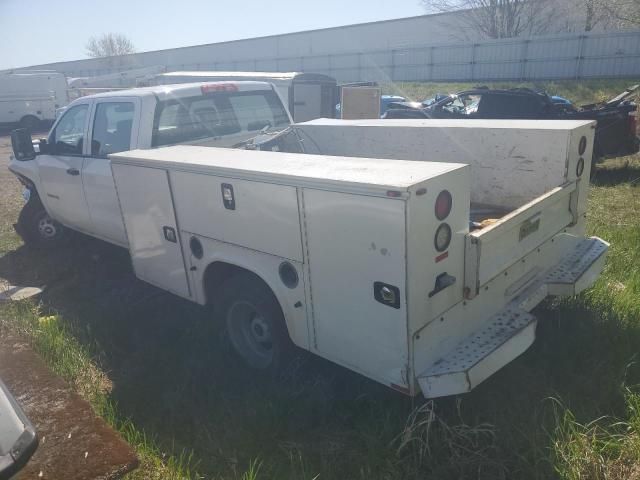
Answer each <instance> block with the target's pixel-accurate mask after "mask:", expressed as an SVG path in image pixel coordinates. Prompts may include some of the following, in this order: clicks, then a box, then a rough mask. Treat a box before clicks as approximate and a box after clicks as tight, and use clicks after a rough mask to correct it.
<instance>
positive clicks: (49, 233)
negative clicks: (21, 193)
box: [16, 193, 69, 248]
mask: <svg viewBox="0 0 640 480" xmlns="http://www.w3.org/2000/svg"><path fill="white" fill-rule="evenodd" d="M16 230H17V232H18V234H20V236H21V237H22V240H24V243H25V244H26V245H28V246H30V247H35V248H53V247H57V246H60V245H61V244H62V243H64V242H65V241H66V240H67V239H68V238H69V231H68V229H67V228H66V227H64V226H63V225H61V224H60V223H58V222H56V221H55V220H53V219H52V218H51V217H50V216H49V214H48V213H47V211H46V210H45V208H44V206H43V205H42V202H41V201H40V199H39V198H38V196H37V195H35V194H34V193H32V196H31V198H30V199H29V201H28V202H27V203H26V204H25V206H24V207H22V211H21V212H20V216H19V217H18V224H17V225H16Z"/></svg>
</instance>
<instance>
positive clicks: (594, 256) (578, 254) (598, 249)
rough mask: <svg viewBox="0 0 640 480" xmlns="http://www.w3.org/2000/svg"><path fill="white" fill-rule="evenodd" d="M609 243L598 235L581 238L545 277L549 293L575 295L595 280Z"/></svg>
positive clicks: (600, 269) (602, 264)
mask: <svg viewBox="0 0 640 480" xmlns="http://www.w3.org/2000/svg"><path fill="white" fill-rule="evenodd" d="M608 249H609V244H608V243H607V242H605V241H604V240H602V239H601V238H598V237H590V238H585V239H584V240H582V241H581V242H580V243H579V244H578V245H577V246H576V248H575V249H574V250H573V251H572V252H571V254H570V255H569V256H567V258H565V259H564V260H563V261H562V262H561V263H560V264H559V265H558V266H557V267H556V268H554V269H553V270H552V271H550V272H549V273H548V274H547V276H546V277H545V280H544V282H545V283H546V284H547V288H548V293H549V295H576V294H578V293H580V292H581V291H582V290H584V289H585V288H588V287H590V286H591V285H593V283H594V282H595V281H596V279H597V278H598V276H599V275H600V272H602V269H603V268H604V262H605V259H606V257H607V250H608Z"/></svg>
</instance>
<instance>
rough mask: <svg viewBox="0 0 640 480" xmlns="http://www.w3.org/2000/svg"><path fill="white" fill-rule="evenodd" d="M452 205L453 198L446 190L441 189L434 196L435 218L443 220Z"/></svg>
mask: <svg viewBox="0 0 640 480" xmlns="http://www.w3.org/2000/svg"><path fill="white" fill-rule="evenodd" d="M452 205H453V199H452V198H451V194H450V193H449V191H448V190H443V191H441V192H440V193H439V194H438V198H436V208H435V211H436V218H437V219H438V220H444V219H445V218H447V216H448V215H449V213H450V212H451V206H452Z"/></svg>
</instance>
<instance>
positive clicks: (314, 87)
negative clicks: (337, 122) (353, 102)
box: [151, 71, 339, 122]
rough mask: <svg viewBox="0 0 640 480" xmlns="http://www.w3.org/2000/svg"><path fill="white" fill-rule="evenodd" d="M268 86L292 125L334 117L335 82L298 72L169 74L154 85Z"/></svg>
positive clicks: (153, 82) (325, 77)
mask: <svg viewBox="0 0 640 480" xmlns="http://www.w3.org/2000/svg"><path fill="white" fill-rule="evenodd" d="M243 80H249V81H256V82H269V83H272V84H273V85H274V86H275V87H276V91H277V92H278V94H279V95H280V97H281V98H282V100H283V102H284V103H285V105H286V106H287V108H288V109H289V113H291V117H293V120H294V122H306V121H308V120H313V119H315V118H333V117H335V106H336V103H338V101H339V100H338V96H337V95H338V89H337V86H336V79H335V78H332V77H329V76H328V75H322V74H319V73H300V72H286V73H282V72H198V71H195V72H169V73H162V74H160V75H157V76H156V77H155V79H154V80H153V81H152V82H151V83H152V84H156V85H171V84H174V83H191V82H222V81H236V82H237V81H243Z"/></svg>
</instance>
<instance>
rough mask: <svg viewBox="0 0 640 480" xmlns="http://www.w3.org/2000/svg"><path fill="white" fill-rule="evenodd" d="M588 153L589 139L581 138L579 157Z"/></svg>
mask: <svg viewBox="0 0 640 480" xmlns="http://www.w3.org/2000/svg"><path fill="white" fill-rule="evenodd" d="M586 151H587V137H581V138H580V143H579V144H578V155H584V152H586Z"/></svg>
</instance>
